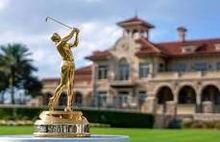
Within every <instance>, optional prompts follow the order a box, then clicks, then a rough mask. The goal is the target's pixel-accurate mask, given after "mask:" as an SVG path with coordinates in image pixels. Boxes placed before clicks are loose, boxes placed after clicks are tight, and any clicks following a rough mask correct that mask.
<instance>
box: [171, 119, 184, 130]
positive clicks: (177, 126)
mask: <svg viewBox="0 0 220 142" xmlns="http://www.w3.org/2000/svg"><path fill="white" fill-rule="evenodd" d="M181 123H182V121H181V119H178V118H174V119H173V120H171V121H170V122H169V124H168V128H171V129H180V128H181Z"/></svg>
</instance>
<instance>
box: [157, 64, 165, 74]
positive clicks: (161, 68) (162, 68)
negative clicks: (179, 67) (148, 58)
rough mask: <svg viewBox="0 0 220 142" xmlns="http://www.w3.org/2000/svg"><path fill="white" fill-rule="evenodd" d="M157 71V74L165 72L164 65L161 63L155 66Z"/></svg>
mask: <svg viewBox="0 0 220 142" xmlns="http://www.w3.org/2000/svg"><path fill="white" fill-rule="evenodd" d="M157 71H158V72H163V71H165V67H164V64H163V63H159V64H157Z"/></svg>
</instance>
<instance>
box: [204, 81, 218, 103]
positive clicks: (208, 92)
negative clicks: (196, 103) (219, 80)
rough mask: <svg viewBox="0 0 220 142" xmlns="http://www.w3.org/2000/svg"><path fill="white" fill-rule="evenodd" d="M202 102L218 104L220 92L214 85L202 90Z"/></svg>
mask: <svg viewBox="0 0 220 142" xmlns="http://www.w3.org/2000/svg"><path fill="white" fill-rule="evenodd" d="M201 99H202V101H212V102H213V104H218V105H219V104H220V92H219V90H218V88H217V87H216V86H214V85H208V86H206V87H204V88H203V90H202V96H201Z"/></svg>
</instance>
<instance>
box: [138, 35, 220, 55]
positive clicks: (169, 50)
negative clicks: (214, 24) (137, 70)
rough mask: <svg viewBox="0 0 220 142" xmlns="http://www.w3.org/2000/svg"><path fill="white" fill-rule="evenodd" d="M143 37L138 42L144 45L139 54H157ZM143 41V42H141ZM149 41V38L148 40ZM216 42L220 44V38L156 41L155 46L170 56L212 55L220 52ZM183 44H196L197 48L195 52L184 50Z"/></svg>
mask: <svg viewBox="0 0 220 142" xmlns="http://www.w3.org/2000/svg"><path fill="white" fill-rule="evenodd" d="M143 40H145V39H143V38H141V39H139V40H137V42H138V43H140V44H141V45H142V48H141V50H140V51H138V52H137V53H136V55H137V56H144V55H148V54H149V55H151V54H155V55H157V54H158V52H155V51H154V52H153V51H149V49H148V48H147V47H146V46H147V45H148V44H146V42H143ZM140 41H142V42H140ZM146 41H147V40H146ZM215 44H220V38H217V39H200V40H188V41H184V42H179V41H174V42H162V43H154V45H155V47H156V48H157V49H159V50H160V51H161V53H159V54H160V55H165V56H169V57H181V56H182V57H184V56H200V55H210V54H220V51H216V49H215ZM183 46H196V47H197V49H196V50H195V52H193V53H191V52H190V53H187V52H185V53H184V52H182V48H181V47H183Z"/></svg>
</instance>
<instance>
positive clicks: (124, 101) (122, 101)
mask: <svg viewBox="0 0 220 142" xmlns="http://www.w3.org/2000/svg"><path fill="white" fill-rule="evenodd" d="M128 95H129V92H128V91H120V92H119V93H118V101H119V102H118V103H119V104H118V105H119V107H127V106H128Z"/></svg>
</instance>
